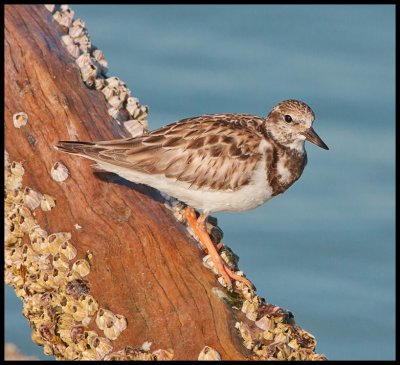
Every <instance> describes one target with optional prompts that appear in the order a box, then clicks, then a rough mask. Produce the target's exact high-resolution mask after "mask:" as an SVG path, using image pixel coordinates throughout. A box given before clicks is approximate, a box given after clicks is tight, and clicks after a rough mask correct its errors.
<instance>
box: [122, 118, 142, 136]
mask: <svg viewBox="0 0 400 365" xmlns="http://www.w3.org/2000/svg"><path fill="white" fill-rule="evenodd" d="M124 127H125V128H126V129H127V130H128V132H129V133H130V135H131V136H132V137H139V136H141V135H142V134H143V133H144V132H145V131H146V128H145V127H144V126H143V125H142V124H141V123H139V122H138V121H137V120H135V119H132V120H127V121H126V122H124Z"/></svg>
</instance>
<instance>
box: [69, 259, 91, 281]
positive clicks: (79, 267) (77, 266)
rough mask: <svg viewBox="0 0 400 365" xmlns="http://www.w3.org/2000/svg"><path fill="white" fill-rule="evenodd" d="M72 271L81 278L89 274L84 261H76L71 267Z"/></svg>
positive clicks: (87, 263)
mask: <svg viewBox="0 0 400 365" xmlns="http://www.w3.org/2000/svg"><path fill="white" fill-rule="evenodd" d="M72 271H74V272H76V273H77V274H79V276H81V277H85V276H86V275H89V273H90V264H89V262H87V261H86V260H85V259H80V260H77V261H75V262H74V264H73V265H72Z"/></svg>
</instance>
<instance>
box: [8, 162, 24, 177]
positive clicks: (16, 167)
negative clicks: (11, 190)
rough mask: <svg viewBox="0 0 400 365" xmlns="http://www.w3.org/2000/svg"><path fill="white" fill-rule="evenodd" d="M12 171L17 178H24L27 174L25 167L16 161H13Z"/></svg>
mask: <svg viewBox="0 0 400 365" xmlns="http://www.w3.org/2000/svg"><path fill="white" fill-rule="evenodd" d="M10 170H11V173H12V174H13V175H15V176H22V175H23V174H24V172H25V170H24V167H23V166H22V163H20V162H16V161H13V162H12V163H11V168H10Z"/></svg>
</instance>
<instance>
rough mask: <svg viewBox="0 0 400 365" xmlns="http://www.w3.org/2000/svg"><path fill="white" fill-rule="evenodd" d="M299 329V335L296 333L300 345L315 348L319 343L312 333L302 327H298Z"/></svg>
mask: <svg viewBox="0 0 400 365" xmlns="http://www.w3.org/2000/svg"><path fill="white" fill-rule="evenodd" d="M297 330H298V331H297V335H295V337H296V340H297V342H298V343H299V345H300V346H301V347H305V348H308V349H311V350H314V349H315V346H316V345H317V342H316V341H315V337H314V336H313V335H312V334H311V333H308V332H307V331H304V330H303V329H302V328H299V327H297Z"/></svg>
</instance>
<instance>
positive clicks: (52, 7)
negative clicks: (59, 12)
mask: <svg viewBox="0 0 400 365" xmlns="http://www.w3.org/2000/svg"><path fill="white" fill-rule="evenodd" d="M44 7H45V8H46V9H47V10H48V11H49V12H50V13H52V12H53V11H54V9H55V8H56V5H55V4H44Z"/></svg>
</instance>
